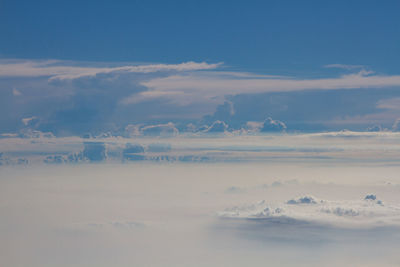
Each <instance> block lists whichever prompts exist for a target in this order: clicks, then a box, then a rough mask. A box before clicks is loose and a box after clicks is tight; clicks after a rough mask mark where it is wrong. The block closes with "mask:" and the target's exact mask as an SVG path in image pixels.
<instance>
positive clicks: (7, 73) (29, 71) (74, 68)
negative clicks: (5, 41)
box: [0, 60, 222, 80]
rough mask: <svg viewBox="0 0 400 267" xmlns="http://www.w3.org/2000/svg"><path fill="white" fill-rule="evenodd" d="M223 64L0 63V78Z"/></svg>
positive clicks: (188, 68)
mask: <svg viewBox="0 0 400 267" xmlns="http://www.w3.org/2000/svg"><path fill="white" fill-rule="evenodd" d="M221 64H222V63H215V64H209V63H206V62H199V63H198V62H193V61H189V62H183V63H180V64H146V65H125V66H119V67H88V66H80V65H81V64H79V62H75V63H74V64H71V62H63V61H57V60H45V61H31V60H27V61H20V60H19V61H4V60H3V61H0V77H43V76H48V77H49V79H50V80H57V79H58V80H65V79H77V78H81V77H91V76H92V77H93V76H96V75H98V74H109V73H152V72H165V71H195V70H209V69H215V68H217V67H218V66H220V65H221Z"/></svg>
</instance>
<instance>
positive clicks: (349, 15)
mask: <svg viewBox="0 0 400 267" xmlns="http://www.w3.org/2000/svg"><path fill="white" fill-rule="evenodd" d="M399 8H400V4H399V2H398V1H384V2H382V1H331V2H321V1H307V2H306V3H304V2H299V1H250V2H243V1H217V2H216V1H168V2H166V1H119V2H116V3H115V2H113V3H111V2H108V1H85V2H84V3H82V2H81V1H36V2H32V1H7V0H3V1H1V2H0V40H1V42H0V95H1V98H0V102H1V105H0V106H1V107H0V126H1V127H0V129H1V130H0V131H1V132H2V133H10V132H11V133H15V132H19V131H21V129H24V128H27V127H30V128H33V129H35V130H39V131H46V132H52V133H53V134H55V135H60V136H66V135H67V136H70V135H82V134H85V133H100V132H113V133H118V132H121V131H124V129H125V128H126V127H127V126H129V125H147V126H148V125H158V124H166V123H169V122H171V123H173V124H174V125H175V126H176V127H177V128H178V130H180V131H186V130H187V128H188V127H187V125H188V124H190V123H191V124H194V125H195V126H196V127H197V129H200V128H201V127H202V126H203V125H207V126H210V125H212V123H213V122H214V121H218V120H220V121H224V122H225V123H226V124H227V125H228V127H229V130H238V129H242V128H245V125H247V124H248V123H249V122H258V123H263V122H264V121H265V120H266V119H267V118H269V117H271V118H272V119H273V120H277V121H281V122H283V123H284V124H285V125H286V130H287V131H289V132H290V131H291V132H319V131H337V130H342V129H350V130H356V131H365V130H367V129H368V128H370V129H371V127H374V126H375V128H374V129H383V130H384V129H386V130H389V131H391V130H397V126H396V120H397V119H398V118H399V117H400V114H399V108H398V106H399V105H398V104H399V103H400V94H399V88H400V69H399V66H398V64H397V62H399V60H400V53H398V47H399V44H400V32H399V31H400V30H399V29H400V19H399V18H398V14H397V10H398V9H399Z"/></svg>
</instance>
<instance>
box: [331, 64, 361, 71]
mask: <svg viewBox="0 0 400 267" xmlns="http://www.w3.org/2000/svg"><path fill="white" fill-rule="evenodd" d="M324 68H335V69H345V70H354V69H364V68H365V66H363V65H347V64H328V65H325V66H324Z"/></svg>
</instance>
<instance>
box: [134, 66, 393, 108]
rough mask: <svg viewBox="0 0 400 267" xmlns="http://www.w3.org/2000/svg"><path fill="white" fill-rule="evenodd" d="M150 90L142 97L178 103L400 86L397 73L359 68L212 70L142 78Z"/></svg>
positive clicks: (219, 101) (217, 101)
mask: <svg viewBox="0 0 400 267" xmlns="http://www.w3.org/2000/svg"><path fill="white" fill-rule="evenodd" d="M141 84H142V85H144V86H146V87H147V88H149V91H148V92H146V93H142V94H141V95H140V97H141V99H142V100H143V99H151V98H171V99H173V100H174V101H176V102H177V103H188V102H205V101H206V102H216V103H221V102H222V101H223V100H224V97H225V96H226V95H237V94H253V93H270V92H293V91H305V90H336V89H361V88H384V87H395V86H400V75H391V76H389V75H372V72H370V71H365V70H361V71H359V72H357V73H353V74H347V75H342V76H339V77H337V78H321V79H292V78H254V77H250V78H237V77H233V76H229V77H227V76H226V75H218V74H217V73H214V74H213V75H209V74H207V73H186V74H177V75H171V76H168V77H162V78H155V79H152V80H149V81H144V82H142V83H141Z"/></svg>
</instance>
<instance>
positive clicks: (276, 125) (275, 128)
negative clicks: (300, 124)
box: [261, 117, 287, 132]
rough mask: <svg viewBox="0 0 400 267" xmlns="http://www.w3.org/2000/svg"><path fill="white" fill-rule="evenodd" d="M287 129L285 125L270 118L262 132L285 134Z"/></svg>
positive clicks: (264, 124) (265, 122)
mask: <svg viewBox="0 0 400 267" xmlns="http://www.w3.org/2000/svg"><path fill="white" fill-rule="evenodd" d="M286 128H287V127H286V125H285V123H283V122H281V121H278V120H273V119H272V118H271V117H269V118H267V119H266V120H265V121H264V123H263V126H262V128H261V132H283V131H285V130H286Z"/></svg>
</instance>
